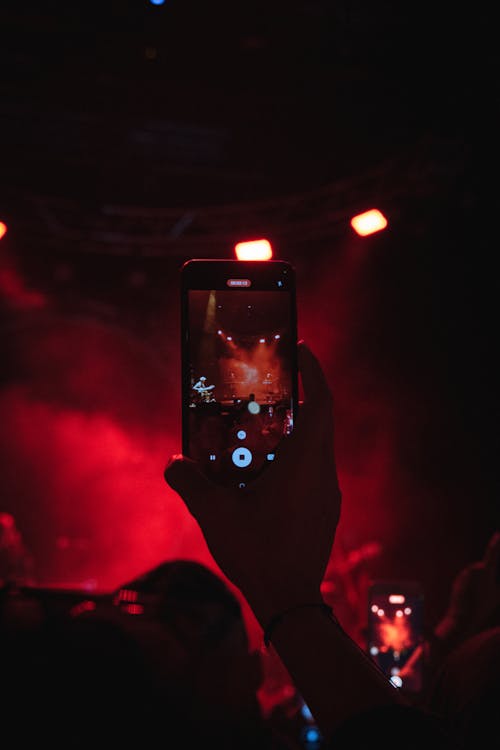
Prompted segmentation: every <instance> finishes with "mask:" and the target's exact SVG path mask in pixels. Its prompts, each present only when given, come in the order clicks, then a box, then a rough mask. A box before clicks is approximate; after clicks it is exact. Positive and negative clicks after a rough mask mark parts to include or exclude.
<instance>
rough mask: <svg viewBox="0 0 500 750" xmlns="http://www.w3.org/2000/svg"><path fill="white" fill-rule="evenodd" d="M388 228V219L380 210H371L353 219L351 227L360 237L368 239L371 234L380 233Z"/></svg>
mask: <svg viewBox="0 0 500 750" xmlns="http://www.w3.org/2000/svg"><path fill="white" fill-rule="evenodd" d="M386 226H387V219H386V218H385V216H384V215H383V213H381V212H380V211H379V210H378V208H371V209H370V210H369V211H365V212H364V213H362V214H358V215H357V216H354V217H353V218H352V219H351V227H352V228H353V229H354V231H355V232H357V234H359V235H360V237H366V236H367V235H369V234H374V233H375V232H380V230H381V229H385V228H386Z"/></svg>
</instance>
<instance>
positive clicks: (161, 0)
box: [149, 0, 165, 5]
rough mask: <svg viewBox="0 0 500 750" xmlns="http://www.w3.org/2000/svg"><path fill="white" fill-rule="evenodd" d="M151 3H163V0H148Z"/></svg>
mask: <svg viewBox="0 0 500 750" xmlns="http://www.w3.org/2000/svg"><path fill="white" fill-rule="evenodd" d="M149 2H150V3H151V5H163V4H164V2H165V0H149Z"/></svg>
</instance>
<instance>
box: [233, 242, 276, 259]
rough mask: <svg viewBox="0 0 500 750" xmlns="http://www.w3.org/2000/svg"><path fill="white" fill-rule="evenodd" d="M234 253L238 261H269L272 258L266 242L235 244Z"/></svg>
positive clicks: (271, 252) (271, 250)
mask: <svg viewBox="0 0 500 750" xmlns="http://www.w3.org/2000/svg"><path fill="white" fill-rule="evenodd" d="M234 252H235V253H236V257H237V259H238V260H270V259H271V258H272V257H273V249H272V247H271V243H270V242H269V241H268V240H249V241H248V242H237V243H236V245H235V246H234Z"/></svg>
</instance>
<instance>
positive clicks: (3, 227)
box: [0, 221, 7, 240]
mask: <svg viewBox="0 0 500 750" xmlns="http://www.w3.org/2000/svg"><path fill="white" fill-rule="evenodd" d="M6 232H7V224H4V223H3V221H0V240H1V239H2V237H3V236H4V234H5V233H6Z"/></svg>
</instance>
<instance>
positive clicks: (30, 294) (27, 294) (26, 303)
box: [0, 222, 47, 310]
mask: <svg viewBox="0 0 500 750" xmlns="http://www.w3.org/2000/svg"><path fill="white" fill-rule="evenodd" d="M0 225H1V222H0ZM0 236H1V234H0ZM0 296H1V297H3V298H4V299H5V301H6V302H7V304H8V305H9V306H10V307H13V308H17V309H25V310H27V309H30V308H40V307H44V306H45V305H46V303H47V300H46V298H45V296H44V295H43V294H42V293H41V292H37V291H32V290H31V289H28V288H27V287H26V285H25V283H24V280H23V279H22V277H21V276H20V275H19V274H18V273H17V271H16V270H15V269H14V268H1V269H0Z"/></svg>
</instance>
